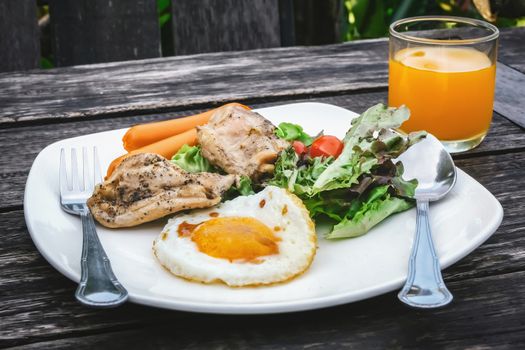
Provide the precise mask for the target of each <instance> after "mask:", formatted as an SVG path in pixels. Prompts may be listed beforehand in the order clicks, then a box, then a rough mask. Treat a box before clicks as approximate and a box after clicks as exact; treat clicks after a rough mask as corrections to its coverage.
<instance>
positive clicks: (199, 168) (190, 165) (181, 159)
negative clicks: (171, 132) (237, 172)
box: [171, 145, 217, 173]
mask: <svg viewBox="0 0 525 350" xmlns="http://www.w3.org/2000/svg"><path fill="white" fill-rule="evenodd" d="M171 161H172V162H173V163H175V164H177V165H178V166H179V167H181V168H182V169H184V170H186V171H187V172H190V173H200V172H217V169H215V167H214V166H213V165H211V164H210V162H208V160H207V159H206V158H204V157H203V156H202V154H201V148H200V146H188V145H184V146H182V147H181V148H180V149H179V151H178V152H177V153H176V154H175V155H174V156H173V157H172V158H171Z"/></svg>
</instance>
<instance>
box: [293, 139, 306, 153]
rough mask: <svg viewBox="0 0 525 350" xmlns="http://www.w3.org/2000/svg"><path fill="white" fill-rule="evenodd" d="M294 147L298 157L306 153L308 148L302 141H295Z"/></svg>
mask: <svg viewBox="0 0 525 350" xmlns="http://www.w3.org/2000/svg"><path fill="white" fill-rule="evenodd" d="M292 147H293V149H294V150H295V153H297V154H298V155H301V154H303V153H305V152H306V146H305V145H304V143H302V142H301V141H297V140H295V141H294V142H292Z"/></svg>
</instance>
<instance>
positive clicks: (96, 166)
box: [93, 146, 104, 185]
mask: <svg viewBox="0 0 525 350" xmlns="http://www.w3.org/2000/svg"><path fill="white" fill-rule="evenodd" d="M93 179H94V184H95V185H96V184H98V183H101V182H102V181H104V179H103V178H102V173H101V172H100V161H99V159H98V152H97V146H95V147H93Z"/></svg>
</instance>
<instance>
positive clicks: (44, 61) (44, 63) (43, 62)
mask: <svg viewBox="0 0 525 350" xmlns="http://www.w3.org/2000/svg"><path fill="white" fill-rule="evenodd" d="M53 67H55V65H54V64H53V62H51V60H49V59H48V58H46V57H41V58H40V68H42V69H49V68H53Z"/></svg>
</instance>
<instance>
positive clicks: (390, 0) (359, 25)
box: [38, 0, 525, 68]
mask: <svg viewBox="0 0 525 350" xmlns="http://www.w3.org/2000/svg"><path fill="white" fill-rule="evenodd" d="M72 1H73V0H72ZM156 1H157V14H158V17H159V26H160V31H161V45H162V53H163V56H171V55H173V48H172V46H173V45H172V40H173V38H172V36H171V35H172V34H171V12H170V4H171V2H172V0H156ZM250 1H257V0H250ZM317 1H325V0H317ZM326 1H328V0H326ZM332 1H334V3H336V4H338V5H336V7H339V6H341V7H340V8H341V9H342V11H339V13H340V15H337V16H336V17H340V18H339V20H335V21H336V22H338V24H339V28H340V30H339V32H340V34H341V37H340V38H339V40H340V41H350V40H359V39H369V38H378V37H382V36H386V35H388V26H389V25H390V23H392V22H393V21H395V20H398V19H401V18H406V17H413V16H422V15H454V16H463V17H472V18H479V19H482V17H481V15H480V14H479V13H478V11H477V10H476V8H475V6H474V5H473V1H474V0H332ZM42 4H43V5H41V6H39V9H38V10H39V19H40V20H42V19H43V18H45V17H46V16H49V8H48V5H47V2H45V1H43V2H42ZM300 4H301V1H296V5H300ZM490 4H491V8H494V9H496V10H499V11H500V12H502V15H499V16H498V17H497V20H496V23H495V24H496V25H497V26H498V27H500V28H501V27H515V26H525V0H490ZM195 6H198V1H196V2H195ZM505 16H507V17H505ZM520 16H522V17H520ZM510 17H513V18H510ZM39 22H40V21H39ZM334 24H335V23H334ZM308 25H310V26H313V24H310V23H309V24H308ZM313 28H315V26H314V27H313ZM41 31H42V35H41V38H42V39H41V41H42V45H41V47H42V58H41V64H40V66H41V68H52V67H53V66H54V65H53V56H52V52H51V48H50V42H49V35H50V34H49V28H48V26H45V25H44V26H41ZM331 40H334V39H331Z"/></svg>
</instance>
